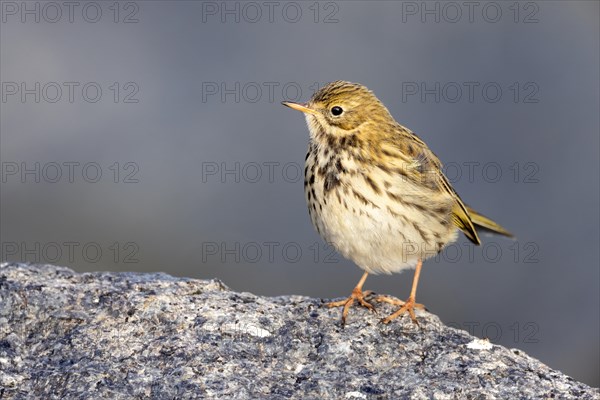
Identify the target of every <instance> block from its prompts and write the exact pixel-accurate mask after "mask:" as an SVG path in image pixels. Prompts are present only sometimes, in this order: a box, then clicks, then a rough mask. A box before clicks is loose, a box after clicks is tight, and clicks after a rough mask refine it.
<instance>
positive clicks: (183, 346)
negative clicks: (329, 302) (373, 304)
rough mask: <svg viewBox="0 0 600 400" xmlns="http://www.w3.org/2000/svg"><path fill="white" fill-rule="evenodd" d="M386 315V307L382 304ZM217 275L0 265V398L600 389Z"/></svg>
mask: <svg viewBox="0 0 600 400" xmlns="http://www.w3.org/2000/svg"><path fill="white" fill-rule="evenodd" d="M378 308H379V309H380V313H379V314H380V316H382V315H386V314H387V313H388V312H392V311H393V309H392V307H391V306H389V305H387V304H385V305H383V304H381V305H378ZM380 316H378V315H376V314H373V313H370V312H369V311H368V310H366V309H364V308H354V309H353V310H352V311H351V314H350V318H349V321H348V324H347V325H346V327H344V328H342V327H341V325H340V322H339V318H340V310H339V309H328V308H325V307H323V300H321V299H313V298H307V297H300V296H281V297H272V298H271V297H260V296H255V295H253V294H250V293H237V292H233V291H231V290H229V289H228V288H227V287H226V286H225V285H224V284H223V283H221V282H220V281H219V280H216V279H213V280H209V281H204V280H197V279H184V278H175V277H172V276H169V275H166V274H163V273H154V274H137V273H108V272H106V273H83V274H80V273H76V272H74V271H72V270H70V269H68V268H63V267H56V266H51V265H29V264H15V263H12V264H11V263H5V264H2V265H0V398H1V399H57V398H64V399H138V398H144V399H146V398H153V399H194V398H232V399H287V398H297V399H523V398H527V399H529V398H557V399H598V398H599V397H600V396H599V392H598V390H597V389H593V388H590V387H588V386H586V385H585V384H582V383H579V382H577V381H574V380H573V379H572V378H570V377H568V376H566V375H564V374H562V373H561V372H559V371H556V370H553V369H551V368H549V367H548V366H546V365H544V364H542V363H541V362H539V361H537V360H535V359H533V358H531V357H529V356H527V355H526V354H524V353H522V352H520V351H518V350H516V349H507V348H504V347H501V346H498V345H493V344H491V343H489V342H487V341H484V340H480V339H477V338H475V337H472V336H470V335H469V334H468V333H466V332H465V331H461V330H457V329H454V328H450V327H447V326H444V325H443V324H442V323H441V322H440V320H439V319H438V318H437V317H436V316H435V315H433V314H430V313H428V312H418V314H417V316H418V319H419V322H420V326H419V327H417V326H415V325H413V324H412V323H411V322H410V319H409V318H406V317H405V318H402V319H400V320H397V321H394V322H393V323H391V324H389V325H382V324H380V323H379V318H380Z"/></svg>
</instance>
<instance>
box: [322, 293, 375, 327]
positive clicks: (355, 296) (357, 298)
mask: <svg viewBox="0 0 600 400" xmlns="http://www.w3.org/2000/svg"><path fill="white" fill-rule="evenodd" d="M371 293H373V292H372V291H370V290H367V291H366V292H363V291H362V290H361V289H360V288H358V287H356V288H354V290H352V294H351V295H350V296H349V297H348V298H347V299H345V300H340V301H332V302H330V303H326V304H325V306H327V307H329V308H332V307H342V306H343V307H344V309H343V311H342V326H345V325H346V318H347V317H348V312H349V311H350V307H352V305H354V302H358V304H360V305H361V306H363V307H365V308H366V309H368V310H369V311H371V312H376V310H375V307H374V306H373V304H371V303H369V302H368V301H367V300H365V297H367V296H368V295H370V294H371Z"/></svg>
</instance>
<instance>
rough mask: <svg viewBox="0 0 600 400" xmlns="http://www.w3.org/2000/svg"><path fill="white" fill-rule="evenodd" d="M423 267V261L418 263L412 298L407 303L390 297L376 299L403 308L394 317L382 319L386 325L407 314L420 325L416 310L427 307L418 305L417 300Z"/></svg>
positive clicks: (411, 293) (411, 292)
mask: <svg viewBox="0 0 600 400" xmlns="http://www.w3.org/2000/svg"><path fill="white" fill-rule="evenodd" d="M422 266H423V261H422V260H419V261H418V262H417V266H416V268H415V275H414V277H413V283H412V289H411V291H410V296H409V297H408V299H407V300H406V301H401V300H398V299H394V298H391V297H388V296H378V297H377V298H376V299H375V300H377V301H378V302H386V303H390V304H394V305H399V306H401V307H400V308H399V309H398V310H397V311H396V312H394V313H393V314H392V315H390V316H389V317H386V318H384V319H382V320H381V322H383V323H384V324H387V323H389V322H390V321H393V320H394V319H396V318H398V317H399V316H401V315H402V314H404V313H405V312H408V314H409V315H410V319H412V321H413V322H414V323H415V324H417V325H419V323H418V322H417V316H416V315H415V308H418V309H420V310H424V309H425V306H424V305H423V304H419V303H416V302H415V298H416V297H417V286H418V285H419V275H421V267H422Z"/></svg>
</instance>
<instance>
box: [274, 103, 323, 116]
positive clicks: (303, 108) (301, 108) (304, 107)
mask: <svg viewBox="0 0 600 400" xmlns="http://www.w3.org/2000/svg"><path fill="white" fill-rule="evenodd" d="M281 104H283V105H284V106H286V107H289V108H293V109H294V110H297V111H301V112H303V113H305V114H316V113H317V112H316V111H315V110H313V109H312V108H310V107H307V105H306V104H303V103H294V102H293V101H282V102H281Z"/></svg>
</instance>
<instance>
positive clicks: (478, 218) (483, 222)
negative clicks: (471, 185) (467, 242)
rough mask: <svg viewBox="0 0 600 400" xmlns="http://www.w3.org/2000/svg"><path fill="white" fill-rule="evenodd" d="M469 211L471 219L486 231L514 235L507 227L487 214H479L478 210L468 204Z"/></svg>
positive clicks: (508, 235)
mask: <svg viewBox="0 0 600 400" xmlns="http://www.w3.org/2000/svg"><path fill="white" fill-rule="evenodd" d="M467 212H468V214H469V217H471V221H472V222H473V224H474V225H475V226H476V227H477V228H479V229H483V230H484V231H488V232H492V233H496V234H499V235H503V236H507V237H510V238H512V237H514V235H513V234H512V233H510V232H509V231H507V230H506V229H504V228H503V227H501V226H500V225H498V224H497V223H495V222H494V221H492V220H491V219H489V218H488V217H486V216H485V215H482V214H479V213H478V212H477V211H475V210H473V209H472V208H471V207H469V206H467Z"/></svg>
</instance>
